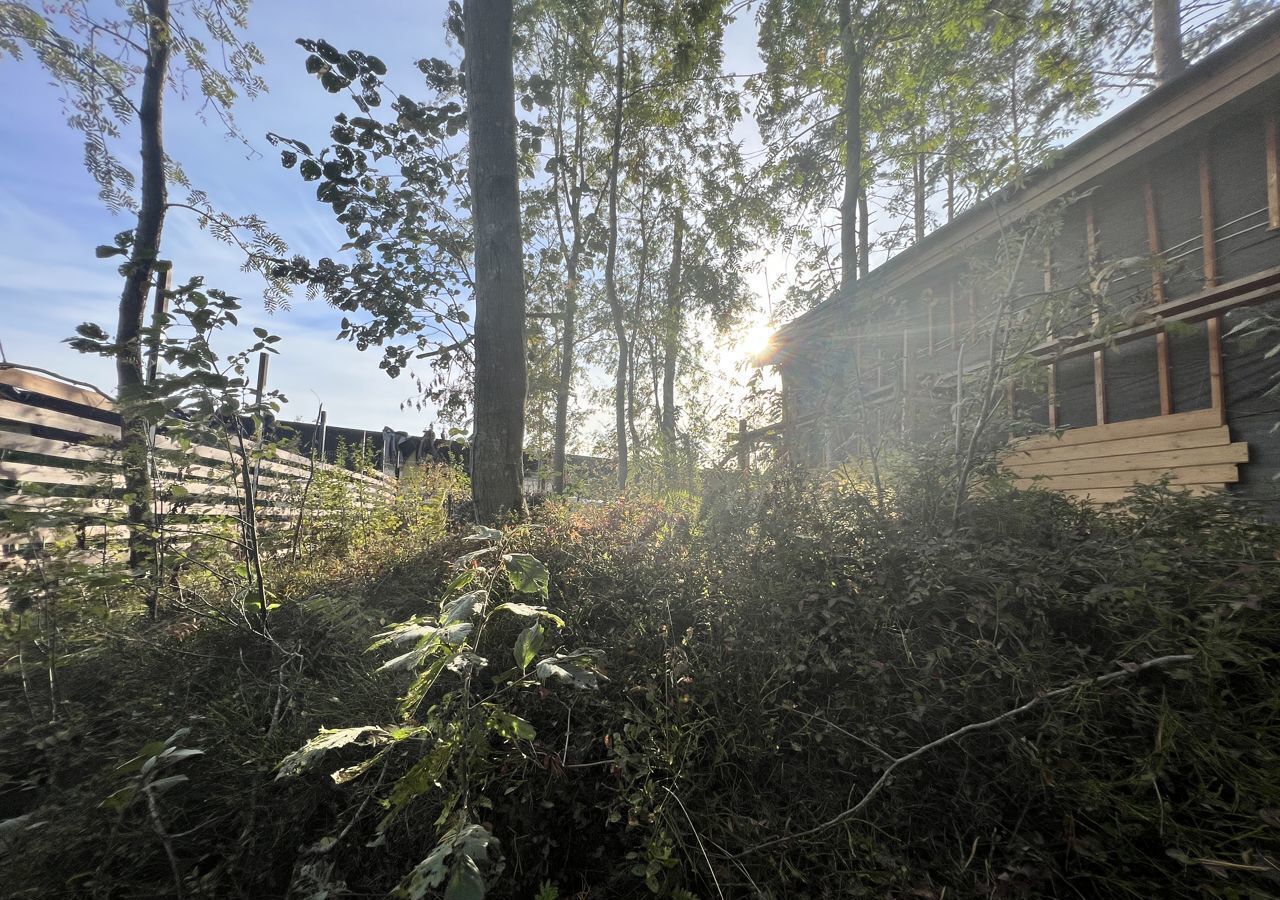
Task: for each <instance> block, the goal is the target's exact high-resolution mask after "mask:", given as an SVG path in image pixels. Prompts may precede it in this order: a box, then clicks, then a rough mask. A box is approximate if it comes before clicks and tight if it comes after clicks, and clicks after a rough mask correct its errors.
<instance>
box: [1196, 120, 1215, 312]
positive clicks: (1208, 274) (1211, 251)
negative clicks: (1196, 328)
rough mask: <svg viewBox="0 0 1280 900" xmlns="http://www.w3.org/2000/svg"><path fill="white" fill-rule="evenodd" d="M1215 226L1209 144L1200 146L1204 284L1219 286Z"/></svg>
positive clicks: (1209, 286)
mask: <svg viewBox="0 0 1280 900" xmlns="http://www.w3.org/2000/svg"><path fill="white" fill-rule="evenodd" d="M1213 232H1214V227H1213V177H1212V175H1211V174H1210V172H1209V145H1208V144H1207V143H1206V144H1203V145H1201V147H1200V233H1201V237H1202V240H1203V241H1204V286H1205V287H1207V288H1211V287H1217V286H1218V248H1217V242H1216V240H1215V239H1214V235H1213Z"/></svg>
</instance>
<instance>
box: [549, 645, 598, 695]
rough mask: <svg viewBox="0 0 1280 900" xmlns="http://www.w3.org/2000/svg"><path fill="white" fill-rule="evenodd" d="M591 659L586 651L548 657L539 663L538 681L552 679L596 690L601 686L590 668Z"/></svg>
mask: <svg viewBox="0 0 1280 900" xmlns="http://www.w3.org/2000/svg"><path fill="white" fill-rule="evenodd" d="M590 665H591V657H590V655H589V654H588V653H586V652H585V651H579V652H577V653H567V654H556V655H554V656H548V657H547V658H546V659H544V660H542V661H541V662H539V663H538V669H537V673H538V680H539V681H542V682H546V681H548V680H549V679H552V678H559V679H561V680H563V681H567V682H569V683H570V684H572V685H573V686H574V687H577V688H582V689H584V690H594V689H595V688H596V687H598V686H599V681H598V678H597V673H596V672H595V671H594V670H593V669H591V668H590Z"/></svg>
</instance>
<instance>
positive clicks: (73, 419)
mask: <svg viewBox="0 0 1280 900" xmlns="http://www.w3.org/2000/svg"><path fill="white" fill-rule="evenodd" d="M0 419H9V420H11V421H14V422H24V423H26V424H28V425H41V426H43V427H45V428H58V429H61V430H62V431H74V432H76V433H78V434H91V435H95V436H97V437H109V438H119V437H120V426H119V425H111V424H109V423H107V422H99V421H97V420H95V419H82V418H80V417H79V416H74V415H71V414H70V413H62V412H55V411H54V410H51V409H40V408H39V407H35V406H28V405H27V404H25V403H15V402H14V401H12V400H4V399H0Z"/></svg>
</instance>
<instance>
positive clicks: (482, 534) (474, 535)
mask: <svg viewBox="0 0 1280 900" xmlns="http://www.w3.org/2000/svg"><path fill="white" fill-rule="evenodd" d="M466 540H468V541H500V540H502V532H501V531H499V530H498V529H496V528H490V527H489V526H488V525H477V526H476V527H475V531H473V532H471V534H469V535H467V537H466Z"/></svg>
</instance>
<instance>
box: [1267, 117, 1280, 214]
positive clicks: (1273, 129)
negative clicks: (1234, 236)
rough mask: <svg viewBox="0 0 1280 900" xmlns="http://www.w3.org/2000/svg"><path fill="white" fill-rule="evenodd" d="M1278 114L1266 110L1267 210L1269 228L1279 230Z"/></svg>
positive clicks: (1279, 165) (1279, 125) (1279, 146)
mask: <svg viewBox="0 0 1280 900" xmlns="http://www.w3.org/2000/svg"><path fill="white" fill-rule="evenodd" d="M1277 120H1280V114H1277V113H1276V110H1275V107H1274V106H1273V107H1272V108H1271V109H1268V110H1267V125H1266V127H1267V209H1268V210H1269V211H1270V216H1269V220H1270V227H1271V229H1272V230H1275V229H1278V228H1280V123H1278V122H1277Z"/></svg>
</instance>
